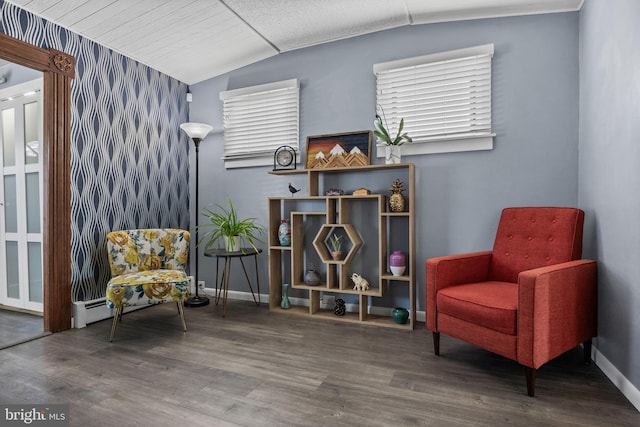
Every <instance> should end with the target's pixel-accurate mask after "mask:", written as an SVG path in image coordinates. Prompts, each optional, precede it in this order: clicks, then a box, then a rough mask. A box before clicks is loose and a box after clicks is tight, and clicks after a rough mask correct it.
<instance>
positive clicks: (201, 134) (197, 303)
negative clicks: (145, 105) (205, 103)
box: [180, 123, 213, 307]
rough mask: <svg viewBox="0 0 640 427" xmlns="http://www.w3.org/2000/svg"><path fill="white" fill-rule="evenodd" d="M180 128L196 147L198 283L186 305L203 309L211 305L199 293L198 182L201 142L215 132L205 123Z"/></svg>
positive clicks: (195, 273) (196, 260)
mask: <svg viewBox="0 0 640 427" xmlns="http://www.w3.org/2000/svg"><path fill="white" fill-rule="evenodd" d="M180 128H182V130H184V131H185V132H186V133H187V135H189V138H191V139H192V140H193V143H194V145H195V147H196V193H195V198H196V227H195V229H196V233H195V234H196V240H195V242H196V259H195V267H196V268H195V272H194V274H193V277H194V279H195V282H196V294H195V295H193V296H191V297H189V298H188V299H187V300H186V301H185V302H184V305H186V306H187V307H202V306H205V305H207V304H209V298H207V297H206V296H204V295H203V296H200V295H199V292H198V288H199V286H198V240H199V239H198V215H199V214H200V210H199V208H198V199H199V197H198V195H199V193H198V182H199V181H200V175H199V170H198V168H199V165H198V163H199V158H200V142H201V141H202V140H203V139H204V138H205V137H206V136H207V135H208V134H209V132H211V131H212V130H213V127H212V126H210V125H207V124H204V123H183V124H181V125H180Z"/></svg>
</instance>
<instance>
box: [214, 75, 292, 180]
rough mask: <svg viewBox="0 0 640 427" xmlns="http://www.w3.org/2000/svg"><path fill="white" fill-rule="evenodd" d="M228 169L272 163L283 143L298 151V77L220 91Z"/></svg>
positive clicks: (225, 158)
mask: <svg viewBox="0 0 640 427" xmlns="http://www.w3.org/2000/svg"><path fill="white" fill-rule="evenodd" d="M220 99H221V100H222V103H223V114H224V118H223V123H224V157H223V159H224V161H225V167H226V168H237V167H246V166H258V165H270V164H272V163H273V153H274V152H275V150H276V148H278V147H279V146H281V145H289V146H291V147H293V148H294V149H295V150H296V151H297V150H298V148H299V147H298V116H299V105H300V85H299V83H298V80H297V79H291V80H285V81H281V82H275V83H268V84H264V85H259V86H252V87H246V88H241V89H234V90H228V91H224V92H220Z"/></svg>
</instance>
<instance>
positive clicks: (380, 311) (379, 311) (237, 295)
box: [204, 288, 425, 322]
mask: <svg viewBox="0 0 640 427" xmlns="http://www.w3.org/2000/svg"><path fill="white" fill-rule="evenodd" d="M204 294H205V295H207V296H209V297H212V296H215V294H216V290H215V289H214V288H204ZM228 298H230V299H235V300H240V301H253V296H252V295H251V292H240V291H229V294H228ZM289 300H290V301H291V303H292V304H293V305H301V306H305V307H308V306H309V299H307V298H296V297H289ZM259 301H260V303H264V304H269V295H268V294H266V295H265V294H260V299H259ZM320 307H321V308H323V309H327V310H328V309H333V306H331V307H330V306H329V305H327V304H321V305H320ZM346 309H347V312H349V313H355V312H357V311H358V304H347V305H346ZM392 310H393V307H375V306H371V307H369V314H375V315H378V316H388V317H391V311H392ZM416 321H418V322H424V321H425V312H424V311H417V312H416Z"/></svg>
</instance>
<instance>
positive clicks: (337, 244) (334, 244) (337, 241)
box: [329, 233, 343, 261]
mask: <svg viewBox="0 0 640 427" xmlns="http://www.w3.org/2000/svg"><path fill="white" fill-rule="evenodd" d="M342 239H343V236H341V235H339V234H335V233H333V234H332V235H331V236H330V237H329V243H331V257H332V258H333V259H334V260H335V261H338V260H340V259H341V258H342Z"/></svg>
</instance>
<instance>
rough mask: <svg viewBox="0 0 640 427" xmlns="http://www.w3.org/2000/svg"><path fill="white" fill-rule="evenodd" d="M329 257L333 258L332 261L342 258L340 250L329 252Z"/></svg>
mask: <svg viewBox="0 0 640 427" xmlns="http://www.w3.org/2000/svg"><path fill="white" fill-rule="evenodd" d="M331 258H333V260H334V261H340V260H341V259H342V251H333V252H331Z"/></svg>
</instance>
